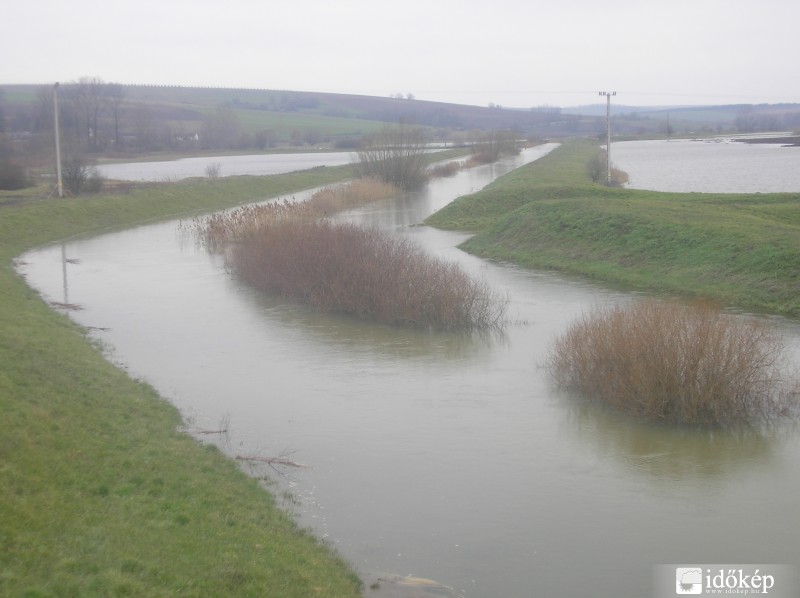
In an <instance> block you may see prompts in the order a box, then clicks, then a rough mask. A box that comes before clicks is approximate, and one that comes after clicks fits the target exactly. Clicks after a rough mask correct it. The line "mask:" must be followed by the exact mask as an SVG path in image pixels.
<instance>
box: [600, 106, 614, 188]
mask: <svg viewBox="0 0 800 598" xmlns="http://www.w3.org/2000/svg"><path fill="white" fill-rule="evenodd" d="M600 95H601V96H606V185H608V186H609V187H610V186H611V96H615V95H617V92H616V91H601V92H600Z"/></svg>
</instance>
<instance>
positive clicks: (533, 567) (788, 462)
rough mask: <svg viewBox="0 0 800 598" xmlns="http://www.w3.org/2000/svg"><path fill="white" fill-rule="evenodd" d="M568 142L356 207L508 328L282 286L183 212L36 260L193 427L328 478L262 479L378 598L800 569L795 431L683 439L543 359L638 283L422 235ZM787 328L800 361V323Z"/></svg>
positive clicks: (52, 284)
mask: <svg viewBox="0 0 800 598" xmlns="http://www.w3.org/2000/svg"><path fill="white" fill-rule="evenodd" d="M551 147H552V146H544V147H538V148H533V149H530V150H526V152H525V153H524V154H523V156H521V157H520V158H516V159H513V160H508V161H505V162H503V163H500V164H494V165H487V166H483V167H479V168H476V169H472V170H469V171H463V172H461V173H460V174H458V175H457V176H456V177H453V178H450V179H441V180H437V181H434V182H432V183H431V184H430V185H429V187H427V188H426V189H425V190H423V191H421V192H419V193H414V194H407V195H404V196H401V197H400V198H398V199H395V200H387V201H384V202H380V203H376V204H373V205H370V206H368V207H366V208H364V209H361V210H357V211H354V212H351V213H348V214H345V215H342V216H341V217H342V218H349V219H355V220H357V221H362V222H364V223H368V224H375V225H379V226H384V227H387V228H389V229H392V230H395V231H397V232H398V233H400V234H407V235H411V236H412V237H413V238H415V239H417V240H418V242H419V243H421V244H423V245H424V246H425V247H426V248H428V250H429V251H431V252H432V253H435V254H437V255H440V256H443V257H445V258H447V259H452V260H456V261H458V262H459V263H461V264H462V265H463V266H464V267H465V268H467V269H468V270H469V271H470V272H472V273H474V274H475V275H476V276H481V277H484V278H485V279H487V280H488V281H489V282H490V283H491V284H492V285H493V286H494V287H495V288H497V289H500V290H502V291H503V292H506V293H508V296H509V299H510V311H509V316H510V318H511V319H512V320H513V322H512V323H511V324H510V325H509V326H508V327H507V328H506V330H505V332H504V334H496V335H481V334H475V335H465V334H444V333H433V332H425V331H415V330H403V329H398V328H392V327H386V326H380V325H375V324H370V323H364V322H359V321H354V320H353V319H350V318H346V317H337V316H330V315H320V314H317V313H314V312H312V311H309V310H308V309H306V308H304V307H301V306H296V305H291V304H287V303H284V302H282V301H279V300H276V299H271V298H267V297H264V296H262V295H260V294H259V293H257V292H254V291H252V290H251V289H249V288H247V287H245V286H242V285H240V284H239V283H237V281H236V280H233V279H232V278H231V277H230V276H229V275H228V274H227V273H226V272H225V269H224V267H223V264H222V263H221V261H220V259H219V258H218V257H214V256H209V255H207V254H206V253H205V252H204V251H203V250H202V249H200V248H198V247H197V246H196V245H195V243H194V242H193V239H192V238H191V235H189V234H187V231H186V229H185V227H181V226H180V224H179V223H174V222H173V223H164V224H156V225H151V226H143V227H139V228H135V229H132V230H128V231H124V232H118V233H114V234H109V235H105V236H101V237H96V238H90V239H79V240H75V241H70V242H69V243H67V244H65V245H63V246H54V247H48V248H43V249H41V250H38V251H34V252H31V253H29V254H26V255H25V256H23V257H22V258H21V262H22V263H21V264H20V266H19V268H20V270H21V271H22V272H23V273H24V274H25V275H26V277H27V279H28V281H29V283H30V284H31V285H32V286H33V287H34V288H36V289H38V290H40V292H41V293H42V295H43V296H44V297H45V298H46V299H47V300H50V301H53V302H61V303H65V304H78V305H80V306H81V307H82V310H81V311H71V312H70V315H71V316H72V317H73V318H74V319H75V320H76V321H78V322H79V323H81V324H83V325H85V326H89V327H92V333H91V334H92V336H93V337H95V338H97V339H98V340H99V341H101V342H102V343H104V344H105V345H106V347H107V351H108V355H109V358H110V359H111V360H112V361H115V362H117V363H119V364H120V365H121V366H122V367H124V368H126V369H127V370H128V371H129V372H130V373H131V375H132V376H135V377H139V378H143V379H145V380H147V381H148V382H150V383H151V384H153V385H154V386H155V387H156V388H157V389H158V390H159V392H160V393H161V394H162V395H163V396H164V397H166V398H167V399H169V400H170V401H172V402H174V404H175V405H177V406H178V407H179V408H180V409H181V411H182V412H183V414H184V416H185V417H186V419H187V422H188V427H189V428H191V429H194V430H196V431H199V430H213V429H217V428H219V427H220V426H227V427H228V429H229V434H228V438H227V439H224V438H219V439H218V440H217V442H218V443H219V445H220V446H221V447H222V448H223V450H225V451H227V452H228V454H230V455H232V456H237V455H238V456H260V457H276V456H285V457H287V458H289V459H291V460H294V461H296V462H298V463H300V464H303V465H305V466H306V467H303V468H293V467H280V466H277V470H276V471H274V470H271V469H270V468H269V467H267V466H262V467H261V468H258V467H254V468H253V470H252V472H253V473H254V474H255V475H269V476H270V478H271V479H272V480H273V481H272V482H270V486H271V489H272V491H273V492H275V493H276V494H277V495H278V496H279V497H280V498H282V499H283V500H284V502H285V505H286V507H287V508H288V509H290V510H292V511H294V512H296V514H297V517H298V519H299V521H300V523H301V524H302V525H304V526H310V527H311V528H312V529H313V530H314V531H315V533H316V534H317V535H318V536H320V537H323V538H325V540H326V541H328V542H330V543H331V544H332V545H333V546H335V547H336V549H337V550H338V551H339V552H340V553H341V554H342V555H343V556H344V558H345V559H347V560H348V561H349V562H351V563H352V564H353V566H354V567H356V569H357V570H358V571H359V572H360V573H361V575H362V576H363V578H364V579H365V580H366V582H367V590H366V595H367V596H370V595H373V594H375V595H382V594H384V592H385V593H393V592H399V590H400V589H401V588H400V587H394V584H392V583H390V582H386V581H383V582H380V583H381V585H382V586H383V588H384V590H383V591H378V592H374V591H373V590H371V589H369V586H370V584H371V583H372V582H373V581H374V580H378V579H381V578H383V579H392V578H394V577H393V576H407V575H413V576H416V577H420V578H428V579H432V580H435V581H436V582H437V583H438V584H442V586H436V587H430V588H428V589H427V590H426V589H425V588H423V587H417V588H416V589H415V591H417V592H418V593H417V594H414V595H425V596H434V595H435V596H442V595H449V596H455V595H460V596H465V597H470V598H473V597H482V598H483V597H486V598H492V597H497V596H503V597H528V596H602V597H606V596H607V597H618V596H651V595H653V593H654V590H655V589H656V588H654V587H653V584H654V567H656V566H657V565H661V564H670V563H694V564H697V563H789V564H797V563H800V537H799V536H798V533H797V532H798V526H797V523H796V521H797V504H798V503H797V497H798V496H800V435H799V434H798V433H797V431H796V430H795V428H794V427H793V426H791V425H786V426H780V427H778V428H777V429H772V430H769V431H763V432H755V431H754V432H737V433H733V432H731V433H728V432H721V431H715V432H710V431H701V430H688V429H675V428H672V427H664V426H655V425H650V424H643V423H640V422H637V421H633V420H631V419H628V418H626V417H623V416H620V415H618V414H614V413H609V412H608V411H606V410H603V409H600V408H596V407H593V406H590V405H586V404H585V403H582V402H581V401H579V400H578V399H577V398H575V397H572V396H569V395H567V394H565V393H563V392H559V391H558V390H557V389H555V388H554V386H553V385H552V383H551V382H550V380H549V379H548V376H547V373H546V371H545V369H544V365H545V362H546V359H547V350H548V346H549V343H550V342H551V340H552V339H553V337H554V336H555V335H557V334H559V333H561V332H563V331H564V330H565V328H566V326H567V325H568V324H569V323H570V322H571V321H572V320H573V319H574V318H575V317H577V316H578V315H580V314H581V313H582V312H584V311H585V310H587V309H590V308H592V307H594V306H596V305H599V304H608V303H612V302H625V301H629V300H630V299H631V294H630V293H626V292H622V291H617V290H611V289H608V288H606V287H602V286H598V285H592V284H588V283H586V282H582V281H578V280H571V279H568V278H564V277H561V276H558V275H555V274H551V273H546V272H537V271H530V270H523V269H519V268H516V267H513V266H509V265H504V264H495V263H489V262H486V261H483V260H480V259H478V258H475V257H472V256H469V255H467V254H464V253H463V252H461V251H460V250H458V249H457V248H456V245H457V244H458V243H460V242H461V241H462V240H464V239H465V238H466V235H464V234H460V233H450V232H443V231H438V230H435V229H431V228H429V227H425V226H414V225H415V224H417V223H419V222H420V221H421V220H422V219H423V218H424V217H425V216H427V215H428V214H430V213H432V212H434V211H436V210H438V209H439V208H441V207H442V206H443V205H445V204H447V203H448V202H450V201H451V200H452V199H453V198H455V197H457V196H460V195H463V194H465V193H469V192H471V191H476V190H478V189H480V188H481V187H483V186H484V185H485V184H487V183H488V182H490V181H491V180H493V179H494V178H495V177H496V176H498V175H500V174H503V173H504V172H507V171H508V170H509V169H511V168H513V167H515V166H518V165H519V164H521V163H522V162H523V161H528V160H532V159H535V158H536V157H538V156H540V155H542V154H544V153H545V152H546V151H549V149H551ZM775 321H776V323H777V324H778V325H779V326H781V327H782V329H783V330H784V331H785V332H786V334H787V337H788V339H789V341H790V345H791V350H792V359H793V360H794V362H795V363H800V326H798V323H797V322H792V321H787V320H783V319H779V318H775ZM201 438H202V439H203V440H204V441H214V440H213V439H214V437H213V436H201ZM447 588H451V589H447ZM393 595H394V594H393ZM404 595H410V594H404ZM670 595H671V594H670Z"/></svg>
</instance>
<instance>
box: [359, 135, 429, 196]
mask: <svg viewBox="0 0 800 598" xmlns="http://www.w3.org/2000/svg"><path fill="white" fill-rule="evenodd" d="M427 151H428V148H427V145H426V139H425V134H424V132H423V130H422V129H421V128H419V127H409V126H406V125H404V124H400V125H398V126H395V127H390V126H385V127H384V128H383V130H381V131H380V132H378V133H374V134H372V135H370V136H369V137H368V138H367V140H366V145H365V147H364V148H363V149H361V150H359V152H358V159H359V162H358V163H357V164H356V169H357V171H358V172H359V174H361V175H362V176H369V177H377V178H379V179H381V180H383V181H386V182H387V183H391V184H393V185H397V186H398V187H400V188H402V189H405V190H411V189H418V188H419V187H421V186H422V185H424V184H425V182H426V181H427V176H428V175H427V166H428V157H427Z"/></svg>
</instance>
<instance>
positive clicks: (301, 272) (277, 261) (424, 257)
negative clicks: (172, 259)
mask: <svg viewBox="0 0 800 598" xmlns="http://www.w3.org/2000/svg"><path fill="white" fill-rule="evenodd" d="M397 192H398V188H397V187H395V186H394V185H391V184H388V183H385V182H383V181H381V180H378V179H375V178H370V177H368V178H364V179H358V180H356V181H353V182H352V183H349V184H347V185H340V186H335V187H327V188H324V189H322V190H320V191H319V192H317V193H315V194H314V195H313V196H312V197H311V198H310V199H309V200H308V201H305V202H295V201H283V202H273V203H267V204H259V205H251V206H245V207H242V208H238V209H236V210H231V211H226V212H221V213H218V214H214V215H212V216H210V217H207V218H204V219H199V220H195V221H194V229H195V232H196V233H197V235H198V237H199V239H200V241H201V242H202V243H203V244H204V245H205V246H206V248H207V249H208V250H209V251H218V252H221V253H224V255H225V259H226V263H227V265H228V267H229V268H230V269H231V271H232V272H234V273H235V274H236V275H237V276H238V277H239V278H241V279H242V280H243V281H245V282H246V283H248V284H250V285H252V286H254V287H256V288H258V289H261V290H263V291H265V292H267V293H272V294H277V295H281V296H284V297H287V298H290V299H293V300H296V301H300V302H303V303H307V304H309V305H311V306H313V307H315V308H316V309H319V310H321V311H325V312H336V313H344V314H351V315H354V316H357V317H360V318H366V319H370V320H374V321H377V322H382V323H387V324H400V325H407V326H414V327H420V328H434V329H439V330H463V329H487V328H493V327H499V326H500V325H502V321H503V317H504V316H505V311H506V308H507V306H508V301H507V299H506V298H505V297H503V296H500V295H498V294H497V293H495V292H493V291H492V290H491V288H490V287H489V286H488V284H486V283H485V282H483V281H479V280H475V279H473V278H472V277H470V276H469V275H468V274H467V273H466V272H464V271H463V269H462V268H461V267H460V266H458V265H457V264H454V263H449V262H445V261H443V260H440V259H438V258H436V257H433V256H430V255H428V254H427V253H425V252H424V251H423V249H422V248H421V247H419V246H418V245H417V244H415V243H414V242H412V241H411V240H410V239H408V238H406V237H402V236H399V235H395V234H392V233H389V232H385V231H381V230H378V229H373V228H365V227H362V226H358V225H356V224H346V223H334V222H331V221H329V220H326V219H325V216H327V215H328V214H330V213H332V212H336V211H340V210H344V209H347V208H352V207H355V206H357V205H362V204H364V203H367V202H369V201H374V200H376V199H381V198H385V197H390V196H392V195H395V194H396V193H397Z"/></svg>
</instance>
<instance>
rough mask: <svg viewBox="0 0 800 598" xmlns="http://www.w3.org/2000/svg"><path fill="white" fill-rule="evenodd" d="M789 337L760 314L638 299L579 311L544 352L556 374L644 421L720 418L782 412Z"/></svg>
mask: <svg viewBox="0 0 800 598" xmlns="http://www.w3.org/2000/svg"><path fill="white" fill-rule="evenodd" d="M785 361H786V359H785V345H784V341H783V339H782V337H781V336H780V334H778V332H777V331H776V330H775V329H774V328H773V327H770V326H769V325H768V324H766V323H764V322H763V321H762V320H758V319H756V318H744V317H733V316H731V315H726V314H724V313H722V312H720V311H719V310H718V309H716V308H714V307H712V306H709V305H693V306H687V305H681V304H677V303H667V302H659V301H655V300H643V301H639V302H637V303H634V304H631V305H627V306H613V307H603V308H598V309H596V310H594V311H593V312H591V313H589V314H586V315H584V316H583V317H581V318H580V319H578V320H577V321H576V322H575V323H573V324H572V326H570V328H569V329H568V330H567V332H566V333H565V334H564V335H563V336H561V337H560V338H558V339H557V340H556V341H555V343H554V345H553V347H552V351H551V355H550V364H549V365H550V370H551V373H552V374H553V376H554V378H555V380H556V381H557V382H558V383H559V384H561V385H564V386H567V387H572V388H575V389H576V390H578V391H579V392H581V393H582V394H584V395H586V396H588V397H590V398H593V399H599V400H601V401H604V402H606V403H608V404H610V405H612V406H613V407H615V408H618V409H620V410H622V411H625V412H628V413H631V414H633V415H636V416H642V417H645V418H648V419H654V420H661V421H668V422H679V423H688V424H706V425H721V424H729V423H744V422H754V421H760V420H764V419H770V418H773V417H774V416H776V415H779V414H785V413H787V412H788V407H789V402H790V400H793V399H792V397H796V392H797V385H796V384H797V383H796V381H795V382H789V381H787V379H786V378H784V377H783V376H784V366H785V365H786V364H785Z"/></svg>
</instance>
